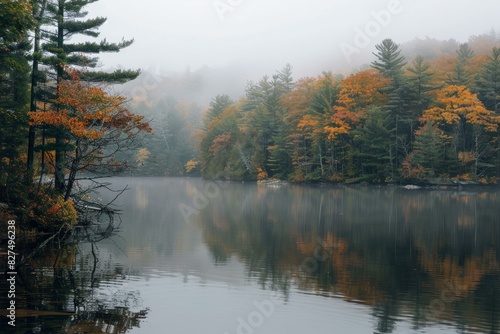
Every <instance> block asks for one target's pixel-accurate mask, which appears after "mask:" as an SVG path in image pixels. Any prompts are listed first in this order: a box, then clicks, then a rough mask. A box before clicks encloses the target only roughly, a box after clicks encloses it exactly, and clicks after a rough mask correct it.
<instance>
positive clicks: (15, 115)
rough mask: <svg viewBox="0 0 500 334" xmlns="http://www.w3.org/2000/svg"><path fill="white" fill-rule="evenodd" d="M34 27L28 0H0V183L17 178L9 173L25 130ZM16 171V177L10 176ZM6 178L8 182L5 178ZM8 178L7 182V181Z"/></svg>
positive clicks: (25, 134) (22, 142)
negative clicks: (32, 30)
mask: <svg viewBox="0 0 500 334" xmlns="http://www.w3.org/2000/svg"><path fill="white" fill-rule="evenodd" d="M33 26H34V20H33V16H32V13H31V7H30V4H29V1H27V0H16V1H14V0H0V124H1V126H0V183H1V184H2V185H5V184H7V183H9V182H12V181H14V179H15V178H18V177H19V176H18V175H19V173H18V171H15V170H10V169H11V168H12V167H13V164H14V160H15V159H17V158H18V157H19V153H20V150H19V148H20V146H21V145H23V144H24V143H25V140H26V137H27V130H28V116H27V112H28V109H27V108H26V105H27V103H28V102H29V69H30V68H29V64H28V59H27V55H28V52H29V50H30V48H31V46H30V43H29V40H28V32H29V31H30V30H31V29H32V27H33ZM10 172H16V173H15V174H16V176H14V175H10V177H9V176H8V175H9V173H10ZM4 177H7V179H4ZM9 179H10V180H9ZM1 200H2V199H1V198H0V201H1Z"/></svg>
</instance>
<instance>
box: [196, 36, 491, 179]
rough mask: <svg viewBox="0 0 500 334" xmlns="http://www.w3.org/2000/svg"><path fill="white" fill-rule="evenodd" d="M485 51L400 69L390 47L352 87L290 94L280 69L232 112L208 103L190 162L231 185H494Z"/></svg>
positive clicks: (252, 86) (337, 84) (313, 84)
mask: <svg viewBox="0 0 500 334" xmlns="http://www.w3.org/2000/svg"><path fill="white" fill-rule="evenodd" d="M486 44H487V45H488V46H489V47H488V50H489V51H488V52H485V51H484V50H485V49H487V48H486V47H485V43H482V44H481V43H479V44H478V45H479V46H480V47H478V48H477V49H478V50H479V52H477V53H476V52H474V51H473V50H472V49H471V47H470V46H469V45H468V44H467V43H465V44H461V45H459V47H458V48H457V50H456V53H455V55H449V54H444V55H440V56H438V57H428V58H427V59H426V58H424V57H423V56H420V55H417V56H415V57H414V58H413V59H406V58H405V57H404V56H403V54H404V53H403V52H402V51H403V50H401V48H400V46H399V45H398V44H396V43H395V42H394V41H392V40H391V39H386V40H384V41H382V42H381V43H380V44H379V45H377V46H376V51H375V52H374V53H373V56H374V60H373V61H372V63H371V68H368V69H364V70H361V71H359V72H357V73H354V74H352V75H350V76H348V77H342V76H339V75H334V74H332V73H327V72H325V73H323V75H321V76H319V77H316V78H303V79H300V80H298V81H296V82H294V80H293V79H292V68H291V66H290V65H287V66H286V67H285V68H283V69H282V70H280V71H278V72H277V73H276V74H275V75H273V76H270V77H268V76H265V77H263V78H262V79H261V80H260V81H259V82H257V83H253V82H251V83H249V84H248V86H247V88H246V94H245V97H244V98H242V99H241V100H239V101H233V100H231V99H230V98H229V97H228V96H226V95H219V96H217V97H215V98H214V99H213V101H212V103H211V105H210V108H209V109H208V111H207V113H206V115H205V118H204V120H203V125H202V130H201V133H200V135H199V145H198V147H199V152H198V153H199V159H198V161H196V162H197V163H199V165H200V167H201V171H202V174H203V176H204V177H207V178H220V177H222V176H223V177H225V178H229V179H234V180H246V179H248V180H257V179H266V178H277V179H283V180H292V181H297V182H302V181H326V182H328V181H333V182H348V183H350V182H362V181H366V182H371V183H392V182H398V183H407V182H421V183H440V182H450V181H453V180H463V181H476V182H480V183H496V182H497V180H498V178H499V177H500V141H499V134H500V132H499V125H500V113H499V111H500V48H499V47H495V46H499V45H500V43H498V40H494V43H489V44H488V43H486ZM422 51H423V52H424V53H425V50H422Z"/></svg>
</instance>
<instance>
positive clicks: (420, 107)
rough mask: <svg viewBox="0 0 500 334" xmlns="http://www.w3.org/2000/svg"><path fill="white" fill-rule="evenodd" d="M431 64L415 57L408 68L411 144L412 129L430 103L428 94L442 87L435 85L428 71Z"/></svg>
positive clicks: (430, 98) (430, 99) (432, 73)
mask: <svg viewBox="0 0 500 334" xmlns="http://www.w3.org/2000/svg"><path fill="white" fill-rule="evenodd" d="M430 67H431V64H430V63H428V62H426V61H425V60H424V58H423V57H422V56H417V57H416V58H415V59H414V60H413V62H412V63H411V65H410V66H409V67H408V72H410V75H409V76H408V86H409V88H410V91H411V94H412V95H411V102H410V106H411V117H410V119H409V121H410V136H411V137H410V141H411V143H413V133H414V129H415V127H416V126H417V124H418V119H419V118H420V117H421V116H422V113H423V112H424V110H426V109H427V108H428V107H429V105H430V103H431V102H432V100H433V99H432V96H431V95H430V92H433V91H435V90H436V89H439V88H441V87H442V85H436V84H434V83H433V81H434V72H432V71H430Z"/></svg>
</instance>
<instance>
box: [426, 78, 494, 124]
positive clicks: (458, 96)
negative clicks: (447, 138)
mask: <svg viewBox="0 0 500 334" xmlns="http://www.w3.org/2000/svg"><path fill="white" fill-rule="evenodd" d="M437 101H438V105H437V106H435V107H432V108H430V109H427V110H425V111H424V113H423V115H422V117H421V121H422V122H427V121H429V120H431V121H435V122H437V123H438V124H441V125H445V124H456V123H458V122H460V121H461V120H465V121H466V122H467V123H469V124H474V125H480V126H482V127H483V128H484V130H485V131H488V132H495V131H497V129H498V124H499V122H500V116H496V115H495V114H494V113H493V112H492V111H490V110H488V109H486V108H485V107H484V105H483V103H482V102H481V101H480V100H479V99H478V97H477V95H476V94H473V93H471V92H470V91H469V90H468V89H467V87H465V86H454V85H451V86H447V87H445V88H443V89H441V90H440V91H439V92H438V94H437Z"/></svg>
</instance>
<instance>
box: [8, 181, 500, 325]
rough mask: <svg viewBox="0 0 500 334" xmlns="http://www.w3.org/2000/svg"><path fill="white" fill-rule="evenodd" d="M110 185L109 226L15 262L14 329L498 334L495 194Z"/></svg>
mask: <svg viewBox="0 0 500 334" xmlns="http://www.w3.org/2000/svg"><path fill="white" fill-rule="evenodd" d="M112 182H113V183H114V185H115V186H116V187H117V188H118V187H120V186H124V185H128V186H129V187H130V188H131V189H130V190H129V191H128V192H126V193H125V194H124V195H122V197H120V198H119V199H118V200H117V203H118V204H119V205H120V206H119V208H120V209H122V210H123V215H122V223H121V225H120V231H119V232H118V234H117V235H115V236H113V237H111V238H108V239H105V240H103V241H100V242H98V243H95V244H94V246H93V247H92V243H89V242H81V243H79V244H77V245H69V246H66V247H65V248H64V250H63V251H62V252H59V253H58V252H56V251H55V250H50V249H48V250H46V251H45V252H44V253H43V254H41V255H40V256H39V257H37V258H36V259H34V260H33V262H32V266H31V267H27V268H24V269H23V270H21V274H20V276H22V279H21V277H20V278H19V279H18V296H17V297H16V298H17V300H18V304H19V307H20V308H24V309H27V310H31V311H25V314H24V316H23V314H22V312H21V311H19V312H21V313H19V314H20V315H19V316H18V319H17V327H16V329H17V332H18V333H31V332H38V333H176V334H181V333H186V334H195V333H208V334H234V333H237V334H240V333H242V334H252V333H255V334H266V333H273V334H276V333H278V334H279V333H286V334H305V333H315V334H321V333H349V334H356V333H360V334H361V333H363V334H364V333H405V334H406V333H408V334H409V333H500V279H499V278H500V244H499V241H500V214H499V213H500V209H499V208H500V191H499V190H498V189H475V190H467V191H458V190H407V189H399V188H385V187H384V188H378V187H344V186H327V187H321V186H294V185H288V186H272V185H271V186H269V185H268V186H262V185H256V184H243V183H212V182H207V181H202V180H199V179H187V178H117V179H113V180H112ZM102 197H103V199H104V200H105V199H107V198H112V195H111V194H102ZM92 248H93V249H92ZM93 254H95V256H94V255H93ZM2 289H5V287H4V286H2ZM3 294H4V291H2V295H3ZM33 310H36V311H35V312H33ZM65 312H71V313H70V314H68V313H65Z"/></svg>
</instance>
